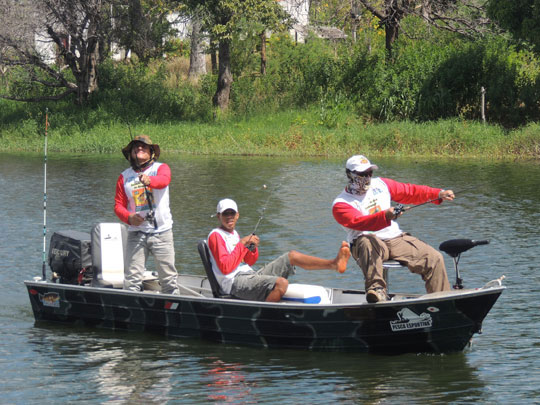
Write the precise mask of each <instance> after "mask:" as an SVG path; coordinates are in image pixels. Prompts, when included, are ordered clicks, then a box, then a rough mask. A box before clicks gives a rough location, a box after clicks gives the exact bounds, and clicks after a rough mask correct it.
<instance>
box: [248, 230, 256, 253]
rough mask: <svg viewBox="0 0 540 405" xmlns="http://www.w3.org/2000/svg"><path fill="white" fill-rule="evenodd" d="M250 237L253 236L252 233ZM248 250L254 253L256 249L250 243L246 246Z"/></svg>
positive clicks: (253, 244)
mask: <svg viewBox="0 0 540 405" xmlns="http://www.w3.org/2000/svg"><path fill="white" fill-rule="evenodd" d="M252 235H255V234H254V233H252ZM246 247H247V248H248V250H249V251H250V252H255V249H257V247H256V246H255V243H250V244H249V245H247V246H246Z"/></svg>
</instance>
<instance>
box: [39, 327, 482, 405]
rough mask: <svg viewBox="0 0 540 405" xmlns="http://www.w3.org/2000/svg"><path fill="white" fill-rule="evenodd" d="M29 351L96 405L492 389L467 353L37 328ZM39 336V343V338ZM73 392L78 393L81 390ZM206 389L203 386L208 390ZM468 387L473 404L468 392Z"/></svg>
mask: <svg viewBox="0 0 540 405" xmlns="http://www.w3.org/2000/svg"><path fill="white" fill-rule="evenodd" d="M37 331H41V332H42V333H39V334H33V335H32V337H31V339H30V341H29V344H30V345H31V347H32V348H33V350H34V351H35V352H37V353H38V354H39V356H40V357H42V358H48V359H50V365H51V366H52V367H54V370H55V373H54V374H55V379H56V384H58V385H59V386H62V387H64V388H65V393H63V396H64V397H65V399H66V400H69V401H73V400H75V399H81V398H93V401H92V402H99V403H110V404H114V403H167V402H176V401H178V402H182V403H192V402H200V401H203V402H207V401H208V402H218V403H258V402H263V403H265V402H288V403H292V402H299V401H304V400H307V401H308V402H313V403H325V402H326V401H331V402H335V401H339V402H345V403H347V402H348V403H380V402H381V401H386V402H388V401H390V402H393V403H403V402H410V401H411V398H414V402H418V403H425V402H444V403H448V402H460V401H464V400H465V399H466V400H467V401H475V400H483V399H485V398H484V395H485V392H484V390H485V384H484V382H483V381H481V380H480V379H479V378H478V374H479V372H478V370H477V369H476V368H475V367H472V366H471V365H470V364H469V363H468V361H467V358H466V355H465V354H455V355H449V356H440V355H437V356H435V355H401V356H395V357H385V356H373V355H366V354H345V353H331V354H330V353H317V352H299V351H288V350H279V351H278V350H258V349H257V350H256V349H251V348H246V347H236V346H227V345H216V344H210V343H205V342H199V341H194V340H190V339H188V340H185V341H177V340H166V339H163V338H159V337H156V338H153V337H151V336H150V337H149V336H147V335H140V334H137V333H130V334H124V333H121V332H109V331H96V330H94V329H86V328H72V329H70V330H68V329H66V328H58V327H54V326H50V325H49V324H40V325H38V329H37ZM38 336H39V337H38ZM79 378H84V382H85V384H84V387H81V388H78V389H77V391H76V392H74V391H73V389H71V386H75V385H78V384H79V383H81V381H80V380H79ZM201 387H205V388H204V389H202V390H201ZM463 387H466V398H465V397H464V388H463Z"/></svg>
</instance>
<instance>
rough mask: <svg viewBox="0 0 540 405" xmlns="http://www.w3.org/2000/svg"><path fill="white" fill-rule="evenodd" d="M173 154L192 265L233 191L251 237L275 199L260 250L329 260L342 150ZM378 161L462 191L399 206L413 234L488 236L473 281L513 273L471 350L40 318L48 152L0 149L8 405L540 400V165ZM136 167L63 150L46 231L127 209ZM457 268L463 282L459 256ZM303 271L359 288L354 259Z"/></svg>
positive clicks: (433, 239)
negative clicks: (119, 203) (125, 189)
mask: <svg viewBox="0 0 540 405" xmlns="http://www.w3.org/2000/svg"><path fill="white" fill-rule="evenodd" d="M162 158H163V161H166V162H167V163H168V164H169V165H170V166H171V169H172V173H173V181H172V184H171V193H172V197H171V205H172V211H173V217H174V220H175V223H174V233H175V247H176V259H177V263H178V266H177V267H178V270H179V271H180V272H183V273H188V274H203V270H202V267H201V264H200V259H199V257H198V255H197V251H196V243H197V241H198V240H199V239H201V238H204V237H206V235H207V233H208V231H209V230H210V229H211V228H212V227H214V225H215V223H216V219H215V218H212V217H211V215H212V214H213V212H214V211H215V206H216V203H217V201H218V200H219V199H220V198H223V197H231V198H233V199H235V200H236V201H237V202H238V204H239V209H240V214H241V218H240V221H239V225H238V230H239V232H240V233H241V234H246V233H249V232H251V231H252V230H253V227H254V226H255V224H256V222H257V220H258V219H259V217H260V215H261V212H262V209H263V206H264V205H265V203H266V201H268V205H267V208H266V210H265V211H264V218H263V220H262V221H261V224H260V226H259V229H258V231H257V233H258V234H259V235H260V236H261V240H262V243H261V250H262V251H261V261H262V262H264V261H267V260H271V259H273V258H275V257H276V256H277V255H278V254H280V253H282V252H284V251H287V250H290V249H292V248H294V249H297V250H300V251H303V252H305V253H309V254H315V255H319V256H324V257H333V256H334V255H335V253H336V251H337V247H338V246H339V243H340V241H341V240H342V239H343V237H344V232H343V231H342V230H341V229H340V228H339V227H338V226H337V224H336V223H335V222H334V220H333V218H332V216H331V211H330V204H331V202H332V200H333V198H334V197H335V196H336V195H337V194H338V193H339V192H340V191H341V188H342V187H343V186H344V184H345V183H344V181H345V176H344V169H343V164H344V162H343V161H342V160H326V159H325V160H315V159H314V160H309V159H276V158H248V157H241V158H230V157H226V158H216V157H192V156H188V157H184V156H174V157H171V156H167V154H166V153H164V154H163V156H162ZM375 161H376V163H377V164H378V165H379V167H380V168H381V170H380V171H379V174H380V175H381V176H386V177H392V178H395V179H396V180H401V181H409V182H414V183H421V184H430V185H434V186H441V187H445V188H452V189H453V190H454V191H457V192H459V191H460V190H464V191H463V192H462V193H458V198H457V199H456V200H455V201H454V202H453V203H449V204H443V205H442V206H440V207H435V206H431V205H430V206H424V207H419V208H417V209H415V210H413V211H410V212H408V213H407V214H406V215H404V216H403V217H401V218H400V223H401V225H402V228H403V229H404V230H407V231H410V232H411V233H413V234H414V235H416V236H419V237H421V238H422V239H424V240H425V241H426V242H428V243H430V244H432V245H434V246H436V247H437V246H438V245H439V244H440V243H441V242H442V241H444V240H447V239H453V238H472V239H490V240H491V243H490V244H489V245H487V246H480V247H477V248H475V249H473V250H471V251H468V252H466V253H464V254H463V255H462V258H461V262H460V269H461V273H462V274H461V276H462V277H463V278H464V283H465V286H467V287H479V286H481V285H483V284H484V283H485V282H487V281H489V280H491V279H494V278H497V277H500V276H501V275H503V274H504V275H506V277H507V279H506V280H505V285H506V286H507V287H508V289H507V290H506V291H505V292H504V293H503V295H502V296H501V298H500V299H499V301H498V302H497V303H496V304H495V307H494V308H493V310H492V311H491V313H490V314H489V315H488V317H487V319H486V320H485V322H484V328H483V329H484V333H483V334H482V335H477V336H476V338H475V339H474V342H473V346H472V348H471V349H470V350H468V351H466V352H464V353H459V354H452V355H425V354H419V355H413V354H410V355H401V356H393V357H386V356H374V355H366V354H354V355H351V354H333V353H311V352H298V351H285V350H283V351H275V350H254V349H249V348H244V347H237V346H227V345H219V344H210V343H204V342H199V341H192V340H168V339H165V338H161V337H156V336H149V335H143V334H131V333H129V334H128V333H122V332H112V331H102V330H94V329H87V328H75V329H74V328H69V327H64V326H58V325H52V324H41V323H40V324H35V323H34V319H33V315H32V312H31V307H30V303H29V300H28V297H27V295H26V291H25V288H24V285H23V280H25V279H31V278H32V277H33V276H36V275H40V274H41V263H42V247H43V237H42V227H43V158H42V157H41V156H37V155H9V154H8V155H7V156H4V157H3V159H2V160H1V161H0V189H1V190H2V196H1V198H0V208H1V212H2V214H1V217H0V221H1V222H0V225H1V227H0V228H1V229H2V230H3V231H4V237H3V238H2V242H1V243H0V283H1V285H2V295H1V298H0V300H1V301H0V302H1V305H0V327H1V330H2V335H1V336H2V339H1V342H0V403H5V404H26V403H38V402H40V403H41V402H53V403H72V402H75V401H78V402H82V403H95V404H98V403H100V404H101V403H105V404H124V403H130V404H131V403H135V404H137V403H140V404H154V403H155V404H163V403H170V404H172V403H206V402H216V403H271V402H272V403H276V402H283V403H301V402H302V403H304V402H305V403H317V404H319V403H320V404H328V403H332V402H341V403H392V404H402V403H440V402H444V403H465V402H467V403H468V402H472V401H476V402H481V403H518V402H519V403H540V399H539V398H540V372H539V366H538V364H539V362H540V339H539V330H540V327H539V323H540V314H539V313H540V311H539V304H538V303H539V299H540V291H539V290H540V288H539V285H540V271H539V269H538V267H539V264H538V263H539V261H538V256H539V253H540V248H539V246H538V245H539V240H540V230H539V224H540V202H539V201H540V187H539V186H540V165H539V164H538V163H515V162H505V163H493V162H489V161H479V160H478V161H476V160H474V161H453V160H447V161H443V162H440V161H411V160H396V159H375ZM125 167H126V161H125V160H124V159H123V157H121V155H120V153H119V154H118V155H117V156H93V157H90V158H89V157H85V156H73V155H60V156H59V155H58V154H51V156H49V162H48V203H47V223H48V226H47V228H48V231H47V239H48V238H50V235H51V234H52V232H54V231H56V230H66V229H74V230H79V231H84V232H90V229H91V227H92V226H93V225H94V224H95V223H98V222H108V221H116V217H115V215H114V213H113V197H114V187H115V183H116V179H117V177H118V174H119V173H120V172H121V171H122V170H123V169H124V168H125ZM264 184H265V185H267V188H266V189H263V185H264ZM272 190H274V191H273V192H272ZM270 193H272V194H270ZM446 264H447V268H448V272H449V276H450V280H451V282H453V281H454V278H455V273H454V271H453V264H452V261H451V259H450V258H448V257H446ZM293 280H294V281H295V282H304V283H313V284H326V285H329V286H335V287H344V286H349V287H358V288H361V287H362V285H363V281H362V277H361V272H360V271H359V269H357V268H356V265H355V264H354V263H353V262H352V261H351V263H350V264H349V268H348V269H347V272H346V273H345V274H343V275H337V274H335V273H331V272H324V271H322V272H305V271H302V270H299V271H298V272H297V275H296V276H295V277H294V279H293ZM390 289H391V290H393V291H413V292H422V290H423V283H422V282H421V280H420V279H419V278H417V277H415V276H414V275H411V274H409V273H408V272H406V271H399V270H398V271H397V272H394V273H392V275H391V279H390Z"/></svg>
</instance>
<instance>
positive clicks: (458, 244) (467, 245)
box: [439, 239, 489, 290]
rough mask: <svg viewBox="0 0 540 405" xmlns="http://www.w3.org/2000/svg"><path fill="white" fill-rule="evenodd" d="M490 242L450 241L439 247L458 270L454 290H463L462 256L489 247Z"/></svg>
mask: <svg viewBox="0 0 540 405" xmlns="http://www.w3.org/2000/svg"><path fill="white" fill-rule="evenodd" d="M487 244H489V240H487V239H484V240H472V239H450V240H447V241H445V242H443V243H441V244H440V245H439V250H442V251H443V252H444V253H446V254H447V255H449V256H450V257H451V258H452V259H453V260H454V268H455V270H456V283H455V284H454V285H453V288H454V290H461V289H463V279H462V278H461V277H460V274H459V268H458V263H459V259H460V257H461V254H462V253H463V252H465V251H467V250H469V249H472V248H473V247H475V246H479V245H487Z"/></svg>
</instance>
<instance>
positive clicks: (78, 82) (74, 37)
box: [0, 0, 107, 104]
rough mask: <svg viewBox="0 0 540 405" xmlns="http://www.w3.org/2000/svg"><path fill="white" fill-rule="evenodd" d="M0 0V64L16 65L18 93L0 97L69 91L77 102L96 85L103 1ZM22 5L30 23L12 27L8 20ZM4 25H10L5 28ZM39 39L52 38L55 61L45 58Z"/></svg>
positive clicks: (53, 96) (50, 96) (33, 97)
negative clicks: (0, 49)
mask: <svg viewBox="0 0 540 405" xmlns="http://www.w3.org/2000/svg"><path fill="white" fill-rule="evenodd" d="M2 1H3V2H4V5H8V8H7V9H8V10H9V13H4V14H3V15H2V25H3V27H4V29H2V32H1V34H0V45H2V46H3V47H4V53H3V54H2V63H3V64H4V65H6V66H9V67H12V68H17V69H18V71H17V73H18V74H19V76H18V80H17V83H16V86H14V87H15V89H17V90H18V92H16V94H13V93H11V94H3V95H2V97H4V98H9V99H13V100H19V101H41V100H58V99H61V98H64V97H66V96H68V95H70V94H75V95H76V97H75V100H76V103H78V104H83V103H84V102H85V101H86V100H87V98H88V96H89V95H90V93H92V92H93V91H96V90H97V88H98V82H97V74H96V68H97V65H98V62H99V60H100V59H101V56H100V52H101V51H103V49H102V48H101V47H100V45H102V44H103V22H104V20H106V19H107V16H106V15H105V14H106V9H107V8H106V7H103V3H104V1H103V0H39V1H35V2H32V1H22V2H16V1H14V0H2ZM21 7H22V8H21ZM22 10H26V11H27V12H28V11H31V13H32V14H31V15H32V16H33V17H32V19H31V20H32V24H31V25H30V24H26V25H24V27H22V28H21V29H20V30H19V31H17V30H16V29H13V25H17V24H20V23H21V22H22V21H24V19H23V20H20V19H16V20H12V18H14V17H20V13H21V11H22ZM25 19H28V16H25ZM6 26H8V27H10V28H9V29H5V28H6ZM18 35H22V37H21V36H18ZM36 39H38V40H37V41H36ZM39 39H41V41H52V43H53V44H54V45H55V46H56V52H57V54H58V56H59V59H58V60H57V64H56V65H55V64H51V63H48V62H49V61H47V55H45V54H44V51H43V49H39V48H38V45H37V44H38V43H39ZM66 68H68V69H66Z"/></svg>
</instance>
